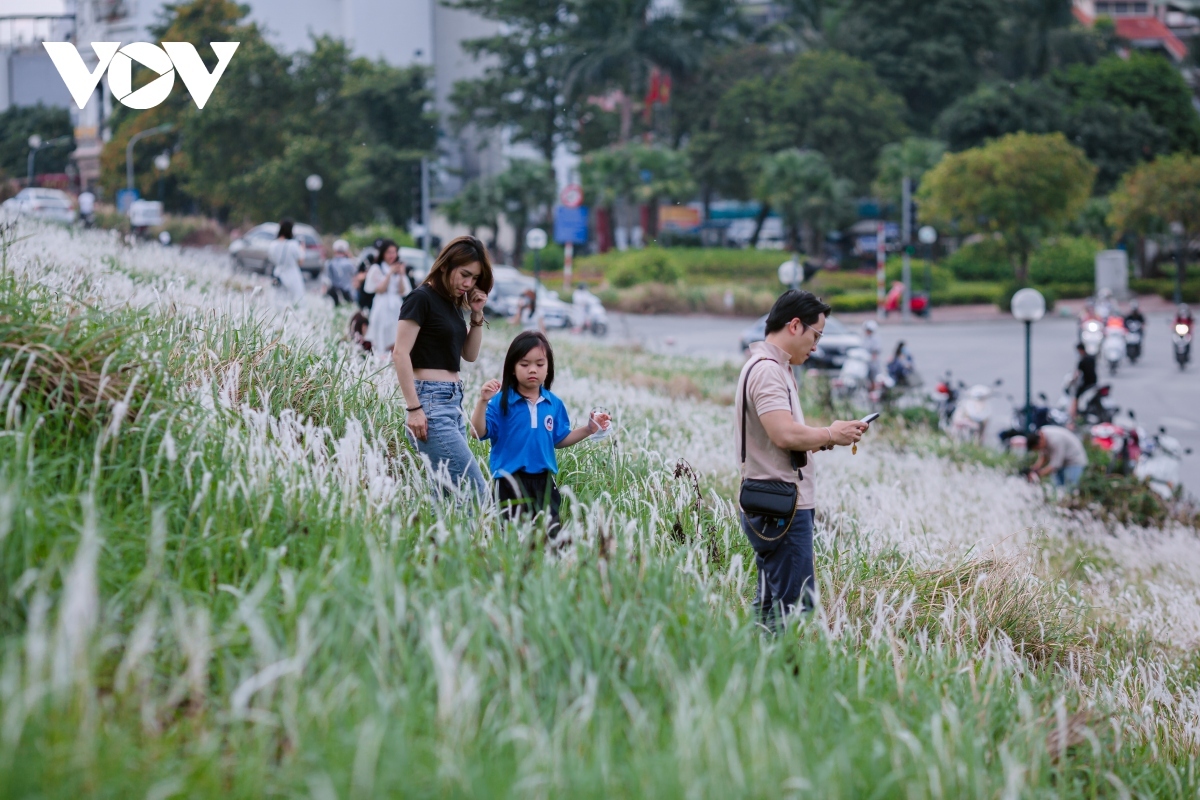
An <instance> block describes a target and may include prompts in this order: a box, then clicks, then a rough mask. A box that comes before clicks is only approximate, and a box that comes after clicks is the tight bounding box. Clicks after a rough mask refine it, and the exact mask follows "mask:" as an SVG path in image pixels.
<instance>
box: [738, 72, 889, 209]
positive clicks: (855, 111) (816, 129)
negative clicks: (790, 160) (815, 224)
mask: <svg viewBox="0 0 1200 800" xmlns="http://www.w3.org/2000/svg"><path fill="white" fill-rule="evenodd" d="M771 99H772V100H773V102H774V104H775V106H774V107H775V112H774V113H773V114H772V115H770V116H767V117H765V118H763V119H762V121H761V122H759V124H761V125H764V126H766V128H767V130H766V131H765V135H764V138H765V139H767V140H768V141H769V142H770V144H772V145H774V146H772V147H769V148H768V149H767V152H770V151H772V150H777V149H780V148H781V147H788V146H797V145H798V146H800V147H804V148H807V149H810V150H816V151H818V152H820V153H823V154H824V155H825V157H826V158H828V159H829V163H830V165H831V166H832V167H833V170H834V172H836V173H837V174H839V175H844V176H846V177H848V178H850V179H851V180H853V181H854V184H855V186H856V187H857V188H858V189H860V190H865V189H866V188H867V187H868V186H869V185H870V183H871V179H872V178H874V177H875V162H876V159H878V157H879V151H880V150H881V149H883V146H884V145H886V144H888V143H889V142H894V141H896V140H898V139H901V138H903V137H904V135H905V133H907V127H906V126H905V124H904V101H903V100H901V98H900V97H899V96H898V95H896V94H894V93H893V92H891V91H889V90H888V89H887V88H886V87H885V86H884V85H883V83H882V82H881V81H880V80H879V78H878V76H876V75H875V73H874V72H873V71H872V69H871V67H870V65H868V64H866V63H864V62H862V61H859V60H858V59H856V58H852V57H851V56H848V55H846V54H844V53H839V52H836V51H832V50H822V51H812V52H808V53H804V54H803V55H801V56H800V57H799V58H797V59H796V60H795V62H793V64H792V66H791V68H790V69H788V70H787V71H786V72H784V73H783V74H782V75H780V76H779V77H778V78H776V79H775V81H773V82H772V92H771ZM777 137H778V138H777Z"/></svg>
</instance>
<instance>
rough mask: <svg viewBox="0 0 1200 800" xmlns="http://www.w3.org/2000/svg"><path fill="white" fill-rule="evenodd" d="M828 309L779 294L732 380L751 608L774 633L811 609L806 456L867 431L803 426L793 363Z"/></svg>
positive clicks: (847, 425)
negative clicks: (752, 580) (753, 587)
mask: <svg viewBox="0 0 1200 800" xmlns="http://www.w3.org/2000/svg"><path fill="white" fill-rule="evenodd" d="M829 312H830V307H829V306H828V305H826V304H825V303H823V302H821V300H820V299H819V298H818V297H816V296H814V295H813V294H812V293H811V292H806V291H799V290H791V291H788V292H784V294H783V295H781V296H780V298H779V299H778V300H776V301H775V305H774V306H773V307H772V308H771V313H770V314H768V315H767V328H766V340H765V341H762V342H757V343H755V344H752V345H751V346H750V358H749V359H748V360H747V362H746V365H745V366H744V367H743V368H742V374H741V377H740V378H739V379H738V388H737V400H736V402H735V407H734V412H735V414H736V418H737V421H738V434H739V435H738V448H739V455H740V460H741V473H742V486H741V490H740V491H739V494H738V502H739V505H740V506H741V509H742V518H741V519H742V530H743V531H744V532H745V534H746V538H747V539H749V540H750V546H751V547H753V548H754V554H755V562H756V563H757V566H758V589H757V592H756V594H755V601H754V604H755V607H756V609H757V611H758V615H759V621H760V622H761V623H762V624H763V625H764V626H766V627H767V628H768V629H770V630H772V631H775V630H778V629H779V627H781V626H782V625H783V624H784V622H785V621H786V617H787V616H788V615H789V614H791V613H793V612H794V611H795V610H797V608H798V607H799V608H800V609H801V610H803V611H811V610H812V608H813V599H814V598H813V595H814V593H815V590H816V576H815V570H814V565H813V513H814V509H815V507H816V480H815V474H814V473H815V470H814V467H813V465H812V463H810V459H809V457H808V454H809V453H811V452H813V451H816V450H827V449H830V448H832V447H833V446H834V445H851V444H854V443H855V442H857V441H858V440H859V439H861V438H862V435H863V433H864V432H865V431H866V430H867V424H866V423H863V422H860V421H858V420H849V421H838V422H834V423H832V424H831V425H829V426H828V427H824V428H813V427H809V426H808V425H806V424H805V423H804V411H803V410H802V409H801V408H800V394H799V390H798V388H797V386H796V382H795V379H794V378H793V376H792V370H791V366H792V365H799V364H803V363H804V362H805V361H806V360H807V359H808V357H809V355H810V354H811V353H812V352H813V350H815V349H816V347H817V342H819V341H820V339H821V335H822V331H823V330H824V328H825V318H826V316H827V315H828V314H829Z"/></svg>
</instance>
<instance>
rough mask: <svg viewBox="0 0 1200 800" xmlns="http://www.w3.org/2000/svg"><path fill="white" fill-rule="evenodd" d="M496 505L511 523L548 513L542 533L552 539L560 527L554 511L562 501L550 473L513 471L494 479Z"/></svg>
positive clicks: (552, 475)
mask: <svg viewBox="0 0 1200 800" xmlns="http://www.w3.org/2000/svg"><path fill="white" fill-rule="evenodd" d="M496 502H497V503H499V505H500V513H501V514H504V515H505V516H506V517H507V518H508V519H511V520H515V519H517V518H519V517H522V516H528V517H534V516H537V515H538V514H540V513H541V512H543V511H546V512H548V517H549V519H548V520H547V525H546V533H547V534H548V535H549V536H550V538H551V539H553V538H554V537H555V536H557V535H558V531H559V529H560V528H562V523H561V522H560V521H559V518H558V509H559V506H560V504H561V503H562V498H561V496H560V495H559V493H558V486H557V485H555V483H554V473H552V472H533V473H530V472H526V471H525V470H517V471H516V472H513V473H511V474H510V475H505V476H504V477H502V478H497V479H496Z"/></svg>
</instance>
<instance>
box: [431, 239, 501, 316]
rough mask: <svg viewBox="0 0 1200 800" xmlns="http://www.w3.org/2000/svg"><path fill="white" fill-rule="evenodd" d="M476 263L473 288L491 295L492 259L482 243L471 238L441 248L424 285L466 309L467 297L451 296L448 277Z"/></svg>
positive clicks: (452, 242)
mask: <svg viewBox="0 0 1200 800" xmlns="http://www.w3.org/2000/svg"><path fill="white" fill-rule="evenodd" d="M476 261H478V262H479V277H478V278H477V279H476V280H475V288H476V289H478V290H479V291H481V292H483V293H484V294H487V293H489V292H491V291H492V258H491V256H489V255H488V251H487V247H485V246H484V244H483V242H481V241H479V240H478V239H476V238H475V237H474V236H459V237H458V238H457V239H452V240H451V241H450V242H449V243H448V244H447V245H446V246H445V247H443V248H442V252H440V253H438V257H437V259H436V260H435V261H434V262H433V266H432V267H430V269H429V275H428V276H427V277H426V278H425V283H426V284H428V285H429V286H430V288H432V289H433V290H434V291H435V292H437V293H438V294H440V295H441V296H442V297H444V298H446V299H447V300H449V301H450V302H451V303H454V304H455V305H456V306H458V307H459V308H465V307H466V306H467V305H468V304H469V303H470V295H469V294H468V295H466V296H463V297H455V296H454V293H453V292H452V291H451V289H450V273H451V272H453V271H454V270H456V269H458V268H459V267H464V266H466V265H467V264H473V263H475V262H476Z"/></svg>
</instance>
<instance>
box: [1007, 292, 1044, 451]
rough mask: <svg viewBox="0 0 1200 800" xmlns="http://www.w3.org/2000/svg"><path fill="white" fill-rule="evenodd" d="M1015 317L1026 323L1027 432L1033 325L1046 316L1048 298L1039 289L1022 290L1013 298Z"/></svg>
mask: <svg viewBox="0 0 1200 800" xmlns="http://www.w3.org/2000/svg"><path fill="white" fill-rule="evenodd" d="M1012 313H1013V316H1014V317H1016V318H1017V319H1019V320H1020V321H1021V322H1024V323H1025V430H1026V432H1028V431H1031V430H1033V386H1032V384H1033V366H1032V364H1033V323H1035V322H1037V321H1038V320H1039V319H1041V318H1042V317H1044V316H1045V315H1046V298H1045V297H1042V293H1041V292H1039V291H1038V290H1037V289H1021V290H1020V291H1019V292H1017V293H1016V294H1014V295H1013V298H1012Z"/></svg>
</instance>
